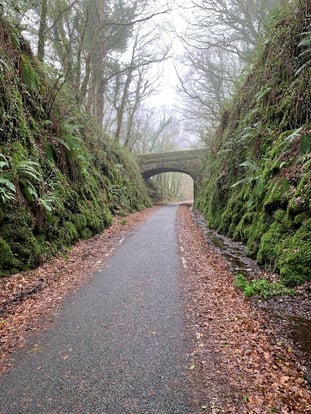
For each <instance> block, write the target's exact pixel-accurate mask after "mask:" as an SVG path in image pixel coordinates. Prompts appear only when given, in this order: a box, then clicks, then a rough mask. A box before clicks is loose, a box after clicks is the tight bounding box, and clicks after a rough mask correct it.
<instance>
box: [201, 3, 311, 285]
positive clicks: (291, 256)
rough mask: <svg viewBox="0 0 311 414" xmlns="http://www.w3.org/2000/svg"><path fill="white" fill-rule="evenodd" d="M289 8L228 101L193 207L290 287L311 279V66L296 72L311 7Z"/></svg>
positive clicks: (301, 62)
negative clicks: (276, 271)
mask: <svg viewBox="0 0 311 414" xmlns="http://www.w3.org/2000/svg"><path fill="white" fill-rule="evenodd" d="M288 7H289V8H288V10H287V11H286V14H284V13H283V12H282V13H281V14H280V16H281V15H282V17H280V19H279V20H278V18H277V17H275V20H274V23H273V25H272V26H271V28H270V29H269V32H268V34H269V37H268V38H267V39H266V42H265V45H262V50H261V51H260V52H258V57H257V61H255V62H254V63H253V66H252V71H251V72H250V73H249V74H248V76H247V77H246V79H245V80H244V83H242V85H241V86H240V87H239V89H237V91H236V92H235V95H234V96H233V98H232V100H231V102H227V103H226V108H225V110H224V112H223V116H222V118H221V121H220V124H219V127H218V129H217V131H216V134H215V137H214V141H213V142H211V148H212V149H213V151H210V153H209V155H208V159H207V163H206V169H205V171H206V179H205V180H204V182H203V186H202V189H201V191H200V194H199V196H198V200H197V201H196V206H197V207H198V208H199V209H200V210H201V211H202V212H203V213H204V215H205V217H206V218H207V220H208V222H209V224H210V225H211V227H213V228H216V229H218V230H219V231H220V232H223V233H226V234H228V235H229V236H232V237H234V238H235V239H238V240H241V241H243V242H244V243H245V244H246V246H247V250H248V252H249V254H250V255H251V256H253V257H257V260H258V261H259V262H260V264H262V265H263V266H268V267H270V268H272V269H273V270H278V271H279V272H280V273H281V276H282V279H283V281H284V283H288V284H289V285H293V284H298V283H302V282H303V281H305V280H310V272H309V270H308V267H309V268H310V253H309V252H310V250H311V247H310V239H311V231H309V233H308V232H306V231H305V229H306V227H308V224H307V223H309V221H308V220H309V219H311V156H310V150H311V134H310V131H311V121H310V120H311V112H310V102H311V77H310V66H309V67H307V66H306V67H305V69H304V70H301V71H299V68H303V65H304V64H305V63H306V62H307V60H306V59H307V57H306V55H305V54H302V51H303V48H302V47H301V44H299V43H300V41H301V36H302V35H303V34H304V33H306V32H308V30H309V20H308V19H307V18H306V16H308V15H309V14H310V7H309V6H308V5H307V2H298V1H297V2H295V1H294V2H290V4H289V6H288ZM284 12H285V11H284ZM271 24H272V23H271ZM293 51H295V53H293ZM259 53H260V54H259Z"/></svg>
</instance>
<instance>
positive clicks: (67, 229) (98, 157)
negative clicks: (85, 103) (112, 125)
mask: <svg viewBox="0 0 311 414" xmlns="http://www.w3.org/2000/svg"><path fill="white" fill-rule="evenodd" d="M71 96H72V93H71V91H70V89H69V87H68V86H66V85H65V84H62V82H61V81H60V80H57V79H56V78H55V79H53V77H52V76H48V75H47V74H46V73H45V72H44V70H43V69H42V68H41V67H40V65H39V63H38V62H37V61H36V59H35V58H34V57H33V56H32V53H31V50H30V49H29V46H28V44H27V43H26V42H25V40H24V39H23V38H22V37H21V36H20V34H19V33H18V31H17V30H16V29H14V28H13V27H11V26H10V25H9V24H8V23H7V22H6V21H4V20H3V19H1V21H0V275H1V276H3V275H7V274H9V273H12V272H15V271H18V270H23V269H27V268H30V267H34V266H37V265H39V264H40V263H42V262H43V261H44V260H46V259H47V258H48V257H49V256H51V255H52V254H54V253H56V252H57V251H59V250H60V249H62V248H64V247H66V246H70V245H71V244H73V243H75V242H76V241H77V240H78V239H80V238H88V237H91V236H92V235H94V234H96V233H98V232H101V231H102V230H103V229H104V228H105V227H107V226H108V225H109V224H110V223H111V221H112V217H113V215H114V214H115V213H119V214H126V213H128V212H131V211H134V210H137V209H141V208H143V207H145V206H146V205H148V204H149V199H148V196H147V193H146V189H145V186H144V184H143V181H142V179H141V176H140V173H139V170H138V166H137V164H136V162H135V161H134V160H133V158H132V157H131V155H130V154H129V153H127V152H126V151H125V150H124V149H122V148H120V147H119V146H118V145H116V144H114V143H113V142H112V141H111V140H110V139H109V138H107V137H103V136H102V134H101V135H100V134H99V133H98V131H96V128H95V126H94V123H93V122H92V120H91V119H90V118H89V116H88V115H87V114H85V113H83V112H82V111H81V110H79V108H77V106H76V104H75V103H74V102H73V100H72V98H71Z"/></svg>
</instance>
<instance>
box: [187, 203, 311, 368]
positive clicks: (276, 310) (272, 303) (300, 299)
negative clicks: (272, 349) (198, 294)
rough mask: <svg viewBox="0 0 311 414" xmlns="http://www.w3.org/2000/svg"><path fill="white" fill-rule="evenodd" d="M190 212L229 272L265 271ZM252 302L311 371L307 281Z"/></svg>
mask: <svg viewBox="0 0 311 414" xmlns="http://www.w3.org/2000/svg"><path fill="white" fill-rule="evenodd" d="M192 216H193V218H194V220H195V221H196V223H197V224H198V225H199V227H200V229H201V230H202V231H203V233H204V235H205V237H206V239H207V241H208V242H210V243H211V244H212V245H213V247H214V248H215V250H216V251H217V252H218V253H220V254H221V255H222V256H223V257H225V259H226V260H227V262H228V264H229V267H230V270H231V271H232V273H233V274H239V273H241V274H243V275H244V276H246V277H247V278H249V279H254V278H258V277H260V276H261V275H263V274H264V273H265V274H267V272H265V271H264V270H263V269H262V268H260V266H258V264H257V263H256V262H255V261H254V260H252V259H250V258H249V257H247V256H246V251H245V247H244V245H243V244H242V243H239V242H235V241H234V240H231V239H230V238H228V237H226V236H223V235H221V234H218V233H217V232H215V231H214V230H211V229H209V228H208V224H207V221H206V220H205V219H204V217H203V215H202V214H201V213H200V212H199V211H197V210H193V211H192ZM254 303H255V304H256V306H258V307H260V308H261V309H262V310H263V311H264V312H266V314H267V315H268V317H269V318H270V319H271V320H272V321H273V322H274V323H275V325H276V326H277V327H278V330H279V332H280V333H281V335H282V336H284V337H285V338H286V339H287V340H289V341H290V343H292V346H293V349H294V350H295V352H296V354H297V355H298V357H299V359H300V363H301V365H303V366H304V367H305V370H306V372H307V374H308V375H311V284H310V287H309V288H306V289H304V290H302V289H301V290H300V288H298V289H297V295H293V296H275V297H272V298H269V299H267V300H262V299H260V300H256V299H255V300H254Z"/></svg>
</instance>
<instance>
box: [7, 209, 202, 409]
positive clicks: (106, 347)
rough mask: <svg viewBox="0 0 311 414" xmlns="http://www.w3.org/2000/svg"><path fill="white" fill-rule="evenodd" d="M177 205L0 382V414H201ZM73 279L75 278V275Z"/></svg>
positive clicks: (122, 252)
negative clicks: (192, 384) (191, 380)
mask: <svg viewBox="0 0 311 414" xmlns="http://www.w3.org/2000/svg"><path fill="white" fill-rule="evenodd" d="M175 220H176V206H173V205H172V206H165V207H162V208H160V209H158V210H157V211H156V212H155V213H154V214H153V215H152V216H151V217H150V218H149V219H148V220H147V222H145V223H144V224H143V225H142V226H141V227H139V229H138V230H137V231H136V232H135V233H134V234H132V235H131V236H129V237H127V238H126V239H125V240H124V241H123V243H121V244H120V246H119V247H118V248H117V250H116V251H115V253H114V255H113V256H111V257H110V258H109V259H108V261H107V262H106V265H105V266H104V268H103V269H102V270H101V271H99V272H97V273H96V274H95V276H94V278H93V279H92V280H91V282H90V283H89V284H88V285H86V286H84V287H82V288H81V289H80V290H79V291H78V292H77V293H75V294H73V295H71V296H70V297H69V299H67V301H66V302H65V305H64V307H63V309H62V310H61V311H60V313H59V314H58V315H57V317H56V320H55V322H54V323H53V324H52V326H51V327H50V328H49V329H48V330H47V331H44V332H41V333H40V334H37V335H35V336H32V337H31V338H30V340H29V341H28V345H27V347H26V348H25V349H23V350H22V351H20V352H18V353H17V354H16V355H15V356H14V364H13V366H14V367H13V369H12V370H11V371H10V372H8V373H6V374H4V375H2V376H1V377H0V413H1V414H28V413H35V414H41V413H42V414H75V413H76V414H88V413H89V414H96V413H101V414H127V413H129V414H143V413H146V414H147V413H148V414H192V413H194V412H195V410H194V408H193V407H192V406H191V403H190V401H189V400H190V398H189V395H188V387H187V379H186V372H187V343H186V340H185V336H184V335H185V332H184V325H183V321H182V309H181V304H180V302H179V296H178V288H177V277H178V272H179V270H180V259H179V257H178V250H177V242H176V228H175ZM68 277H70V275H68Z"/></svg>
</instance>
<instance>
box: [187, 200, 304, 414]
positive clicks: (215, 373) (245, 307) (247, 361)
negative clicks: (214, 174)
mask: <svg viewBox="0 0 311 414" xmlns="http://www.w3.org/2000/svg"><path fill="white" fill-rule="evenodd" d="M179 228H180V235H179V238H180V240H182V242H181V243H182V246H183V251H184V252H185V253H184V255H185V259H186V261H187V263H191V266H190V268H188V269H186V270H185V271H184V273H185V274H184V278H183V280H182V281H181V283H182V287H183V298H184V301H185V302H186V303H187V315H186V317H187V325H188V329H189V331H190V332H192V341H193V352H192V360H191V361H192V363H193V364H195V365H196V366H197V367H200V368H201V369H200V370H199V369H197V370H195V371H194V372H193V373H191V375H196V378H195V380H196V382H197V383H200V382H201V384H202V388H201V390H198V395H199V397H198V398H199V399H200V404H201V405H202V404H204V405H206V406H207V407H209V409H210V410H211V411H209V412H212V406H213V405H215V401H216V402H217V407H218V408H217V409H218V411H216V412H226V413H256V414H261V413H262V414H264V413H269V412H278V413H287V414H288V413H302V412H303V413H308V412H309V413H311V411H310V406H311V393H310V392H309V390H308V389H307V387H306V383H305V381H304V379H303V373H302V372H301V370H299V368H298V367H299V364H298V361H297V360H295V357H294V355H293V353H292V352H290V351H289V350H288V347H286V345H285V344H283V343H282V341H280V338H278V337H277V335H276V333H275V331H274V330H273V329H272V327H271V326H270V323H269V321H268V320H267V319H266V318H265V316H264V314H263V313H262V312H261V311H260V309H256V308H254V307H253V306H252V305H251V303H250V302H249V301H248V300H245V298H244V297H243V296H242V295H241V294H240V293H239V292H237V291H236V290H235V288H234V286H233V276H232V274H230V272H229V271H228V267H227V265H226V262H225V261H224V260H223V259H222V258H221V256H219V255H218V254H217V253H215V251H213V249H211V248H209V246H208V245H207V243H206V242H205V240H204V237H203V235H202V233H201V231H200V230H198V228H197V227H196V225H195V224H194V223H193V221H192V219H191V216H190V212H189V210H188V209H187V208H186V207H181V208H180V209H179ZM191 257H192V258H193V257H195V261H192V262H191ZM200 361H201V362H202V361H204V364H202V363H200ZM199 371H200V372H199Z"/></svg>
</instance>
